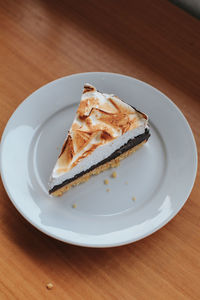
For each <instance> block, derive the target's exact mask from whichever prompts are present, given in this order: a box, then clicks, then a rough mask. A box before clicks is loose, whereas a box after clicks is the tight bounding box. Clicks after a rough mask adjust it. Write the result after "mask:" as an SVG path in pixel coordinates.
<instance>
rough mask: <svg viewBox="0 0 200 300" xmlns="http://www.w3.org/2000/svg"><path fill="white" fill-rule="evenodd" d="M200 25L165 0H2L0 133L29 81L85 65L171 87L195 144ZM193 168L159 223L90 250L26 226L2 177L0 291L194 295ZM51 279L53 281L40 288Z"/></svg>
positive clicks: (199, 261) (198, 259)
mask: <svg viewBox="0 0 200 300" xmlns="http://www.w3.org/2000/svg"><path fill="white" fill-rule="evenodd" d="M199 37H200V25H199V21H197V20H196V19H194V18H193V17H191V16H190V15H188V14H186V13H185V12H183V11H182V10H180V9H179V8H177V7H175V6H173V5H172V4H170V3H169V2H168V1H164V0H152V1H150V0H149V1H148V0H142V1H131V0H129V1H114V0H110V1H106V0H102V1H95V0H88V1H81V0H77V1H62V0H59V1H52V0H50V1H48V0H35V1H34V0H32V1H31V0H26V1H23V0H4V1H1V2H0V105H1V109H0V132H1V134H2V132H3V129H4V127H5V125H6V122H7V120H8V119H9V117H10V116H11V114H12V113H13V111H14V110H15V108H16V107H17V106H18V105H19V104H20V103H21V101H22V100H23V99H24V98H26V97H27V96H28V95H29V94H30V93H32V92H33V91H34V90H35V89H37V88H39V87H40V86H42V85H43V84H45V83H47V82H49V81H51V80H54V79H56V78H58V77H61V76H64V75H68V74H72V73H76V72H86V71H110V72H118V73H124V74H127V75H131V76H133V77H136V78H139V79H141V80H144V81H146V82H148V83H150V84H152V85H153V86H155V87H156V88H158V89H159V90H161V91H162V92H164V93H165V94H166V95H167V96H169V97H170V98H171V99H172V100H173V101H174V102H175V103H176V104H177V105H178V106H179V108H180V109H181V110H182V111H183V113H184V114H185V116H186V118H187V119H188V121H189V123H190V125H191V127H192V130H193V132H194V135H195V138H196V142H197V147H198V150H199V149H200V118H199V114H200V84H199V81H200V41H199ZM199 182H200V178H199V172H198V174H197V179H196V184H195V186H194V188H193V191H192V193H191V195H190V197H189V200H188V201H187V203H186V204H185V206H184V207H183V209H182V210H181V211H180V213H179V214H178V215H177V216H176V217H175V218H174V219H173V220H172V221H171V222H170V223H169V224H168V225H166V226H165V227H164V228H163V229H161V230H160V231H158V232H156V233H155V234H153V235H152V236H150V237H148V238H146V239H144V240H142V241H139V242H136V243H134V244H131V245H127V246H123V247H119V248H113V249H86V248H79V247H75V246H70V245H67V244H63V243H61V242H58V241H55V240H53V239H51V238H49V237H47V236H45V235H44V234H42V233H40V232H39V231H37V230H36V229H34V228H33V227H32V226H31V225H29V224H28V223H27V222H26V221H25V220H24V219H23V218H22V217H21V216H20V215H19V213H18V212H17V211H16V210H15V208H14V207H13V206H12V204H11V203H10V201H9V199H8V197H7V195H6V192H5V190H4V188H3V185H2V183H1V184H0V196H1V197H0V199H1V201H0V240H1V243H0V299H20V300H21V299H139V300H141V299H197V300H198V299H200V285H199V278H200V255H199V252H200V234H199V226H200V188H199ZM48 282H52V283H53V284H54V288H53V289H52V290H47V289H46V284H47V283H48Z"/></svg>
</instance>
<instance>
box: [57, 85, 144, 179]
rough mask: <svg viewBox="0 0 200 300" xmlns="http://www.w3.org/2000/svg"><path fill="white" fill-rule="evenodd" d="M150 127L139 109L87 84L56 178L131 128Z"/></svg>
mask: <svg viewBox="0 0 200 300" xmlns="http://www.w3.org/2000/svg"><path fill="white" fill-rule="evenodd" d="M146 126H147V116H146V115H145V114H143V113H140V112H138V111H136V110H135V109H134V108H133V107H131V106H130V105H128V104H126V103H125V102H123V101H122V100H120V99H119V98H118V97H116V96H114V95H109V94H102V93H100V92H98V91H97V90H96V88H95V87H93V86H92V85H90V84H85V86H84V90H83V94H82V98H81V102H80V105H79V107H78V110H77V113H76V116H75V119H74V121H73V123H72V126H71V128H70V130H69V133H68V136H67V139H66V141H65V143H64V145H63V147H62V150H61V153H60V156H59V158H58V160H57V163H56V165H55V167H54V170H53V173H52V178H56V177H59V176H62V175H63V174H64V173H67V172H69V171H70V170H72V169H73V168H74V167H76V166H77V165H78V164H79V163H80V162H81V161H83V160H84V159H86V158H87V157H88V156H90V155H91V154H92V153H93V152H94V151H95V150H96V149H97V148H99V147H101V146H103V145H106V144H108V143H111V142H112V141H113V140H115V139H117V138H119V137H120V136H122V135H124V134H126V133H127V132H128V131H133V130H134V129H138V128H141V127H142V130H143V131H144V128H145V127H146ZM140 131H141V130H140ZM138 132H139V131H138ZM72 173H73V172H72Z"/></svg>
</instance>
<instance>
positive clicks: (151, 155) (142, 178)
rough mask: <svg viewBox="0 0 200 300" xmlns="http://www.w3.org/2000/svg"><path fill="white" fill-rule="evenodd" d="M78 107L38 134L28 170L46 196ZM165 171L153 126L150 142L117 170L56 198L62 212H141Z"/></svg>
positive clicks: (69, 108)
mask: <svg viewBox="0 0 200 300" xmlns="http://www.w3.org/2000/svg"><path fill="white" fill-rule="evenodd" d="M77 105H78V104H77ZM77 105H71V106H67V107H65V108H64V109H62V110H60V111H59V112H57V113H55V114H53V115H52V116H51V117H49V118H48V119H47V120H46V121H45V122H44V123H43V125H42V126H41V127H40V129H39V130H38V131H37V133H36V134H35V137H34V140H33V143H32V145H33V149H32V151H31V155H30V166H29V170H30V174H31V177H32V179H33V180H32V183H33V184H35V185H37V188H38V187H39V188H41V189H42V190H43V192H45V193H46V194H47V193H48V180H49V176H50V173H51V171H52V169H53V166H54V164H55V162H56V159H57V157H58V155H59V152H60V150H61V147H62V144H63V141H64V139H65V137H66V135H67V132H68V129H69V128H70V126H71V123H72V121H73V118H74V116H75V112H76V109H77ZM165 168H166V155H165V146H164V143H163V141H162V139H161V137H160V134H159V132H158V131H157V129H156V128H155V126H154V125H153V124H151V137H150V139H149V141H148V143H146V145H144V146H143V147H142V148H141V149H139V150H138V151H136V152H135V153H133V154H132V155H131V156H130V157H128V158H126V159H125V160H123V161H122V162H121V164H120V166H119V167H118V168H116V169H109V170H107V171H105V172H103V173H101V174H99V175H97V176H92V177H91V178H90V180H89V181H88V182H86V183H83V184H80V185H79V186H76V187H74V188H72V189H71V190H69V191H68V192H66V193H65V194H64V195H63V196H62V197H59V198H54V199H55V202H56V205H58V206H59V208H60V209H62V210H69V209H71V207H72V205H73V204H76V206H77V207H76V210H74V212H77V213H82V214H88V215H99V216H100V215H104V216H105V215H108V216H110V215H114V214H119V213H123V212H125V211H127V210H138V209H140V208H141V207H143V206H144V204H145V203H146V202H147V201H151V199H152V197H153V195H154V194H155V193H156V191H157V189H158V188H159V186H160V184H161V182H162V178H163V177H164V172H165ZM113 171H116V173H117V177H116V178H111V174H112V172H113ZM105 179H108V182H109V183H108V185H105V184H104V180H105ZM133 199H135V200H133Z"/></svg>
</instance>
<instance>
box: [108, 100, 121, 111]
mask: <svg viewBox="0 0 200 300" xmlns="http://www.w3.org/2000/svg"><path fill="white" fill-rule="evenodd" d="M108 100H109V101H110V102H111V103H112V105H113V106H114V107H115V109H116V110H117V111H120V109H119V106H118V105H117V104H116V103H115V101H114V100H113V99H112V98H109V99H108Z"/></svg>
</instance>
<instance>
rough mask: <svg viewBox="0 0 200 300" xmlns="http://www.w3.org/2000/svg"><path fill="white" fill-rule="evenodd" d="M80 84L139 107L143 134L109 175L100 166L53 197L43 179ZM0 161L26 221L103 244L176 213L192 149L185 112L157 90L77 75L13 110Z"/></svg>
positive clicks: (146, 230) (147, 230) (59, 235)
mask: <svg viewBox="0 0 200 300" xmlns="http://www.w3.org/2000/svg"><path fill="white" fill-rule="evenodd" d="M86 82H89V83H91V84H93V85H95V86H96V87H97V89H98V90H100V91H103V92H107V93H114V94H116V95H118V96H119V97H120V98H122V99H124V100H125V101H126V102H128V103H129V104H131V105H133V106H135V107H136V108H137V109H139V110H141V111H144V112H145V113H147V114H148V116H149V118H150V126H151V137H150V139H149V141H148V143H147V144H146V145H145V146H143V147H142V148H141V149H140V150H138V151H137V152H136V153H134V154H133V155H132V156H130V157H128V158H127V159H125V160H124V161H122V162H121V164H120V166H119V167H118V168H117V169H116V172H117V178H115V179H112V178H110V174H111V172H112V170H107V171H105V172H104V173H102V174H100V175H98V176H93V177H92V178H91V179H90V180H89V181H88V182H86V183H84V184H81V185H80V186H77V187H75V188H72V189H71V190H70V191H68V192H67V193H65V194H64V195H63V196H62V197H60V198H53V197H50V196H49V195H48V184H47V182H48V179H49V175H50V173H51V170H52V168H53V166H54V163H55V161H56V159H57V156H58V154H59V151H60V149H61V146H62V143H63V140H64V138H65V136H66V133H67V130H68V129H69V127H70V124H71V122H72V120H73V118H74V114H75V112H76V109H77V106H78V103H79V101H80V97H81V91H82V88H83V84H84V83H86ZM0 166H1V176H2V180H3V183H4V186H5V189H6V191H7V193H8V195H9V197H10V199H11V201H12V202H13V204H14V205H15V207H16V208H17V210H18V211H19V212H20V213H21V214H22V215H23V216H24V217H25V218H26V219H27V220H28V221H29V222H30V223H31V224H32V225H34V226H35V227H37V228H38V229H39V230H41V231H42V232H44V233H46V234H47V235H50V236H52V237H54V238H56V239H59V240H61V241H64V242H68V243H72V244H76V245H82V246H88V247H111V246H118V245H123V244H128V243H130V242H134V241H136V240H139V239H142V238H144V237H146V236H148V235H150V234H151V233H153V232H155V231H156V230H158V229H159V228H161V227H162V226H164V225H165V224H166V223H167V222H168V221H170V220H171V219H172V218H173V217H174V216H175V215H176V214H177V213H178V211H179V210H180V209H181V207H182V206H183V204H184V203H185V201H186V200H187V198H188V196H189V194H190V192H191V189H192V187H193V184H194V180H195V175H196V169H197V151H196V146H195V141H194V137H193V134H192V131H191V129H190V127H189V125H188V123H187V121H186V119H185V117H184V116H183V114H182V113H181V112H180V110H179V109H178V108H177V107H176V106H175V104H173V102H172V101H171V100H169V99H168V98H167V97H166V96H165V95H163V94H162V93H161V92H159V91H158V90H157V89H155V88H153V87H151V86H150V85H148V84H146V83H144V82H141V81H139V80H137V79H134V78H131V77H127V76H123V75H119V74H112V73H84V74H76V75H72V76H67V77H64V78H61V79H58V80H56V81H53V82H51V83H49V84H47V85H45V86H43V87H42V88H40V89H39V90H37V91H36V92H34V93H33V94H32V95H30V96H29V97H28V98H27V99H26V100H25V101H24V102H23V103H22V104H21V105H20V106H19V107H18V108H17V110H16V111H15V112H14V113H13V115H12V117H11V118H10V120H9V122H8V124H7V126H6V128H5V131H4V134H3V136H2V142H1V153H0ZM106 178H107V179H109V185H108V186H106V185H104V183H103V181H104V179H106ZM107 188H109V189H110V191H109V192H107V191H106V189H107ZM132 197H135V198H136V200H135V201H133V200H132ZM74 203H75V204H76V205H77V207H76V208H73V207H72V205H73V204H74Z"/></svg>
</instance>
